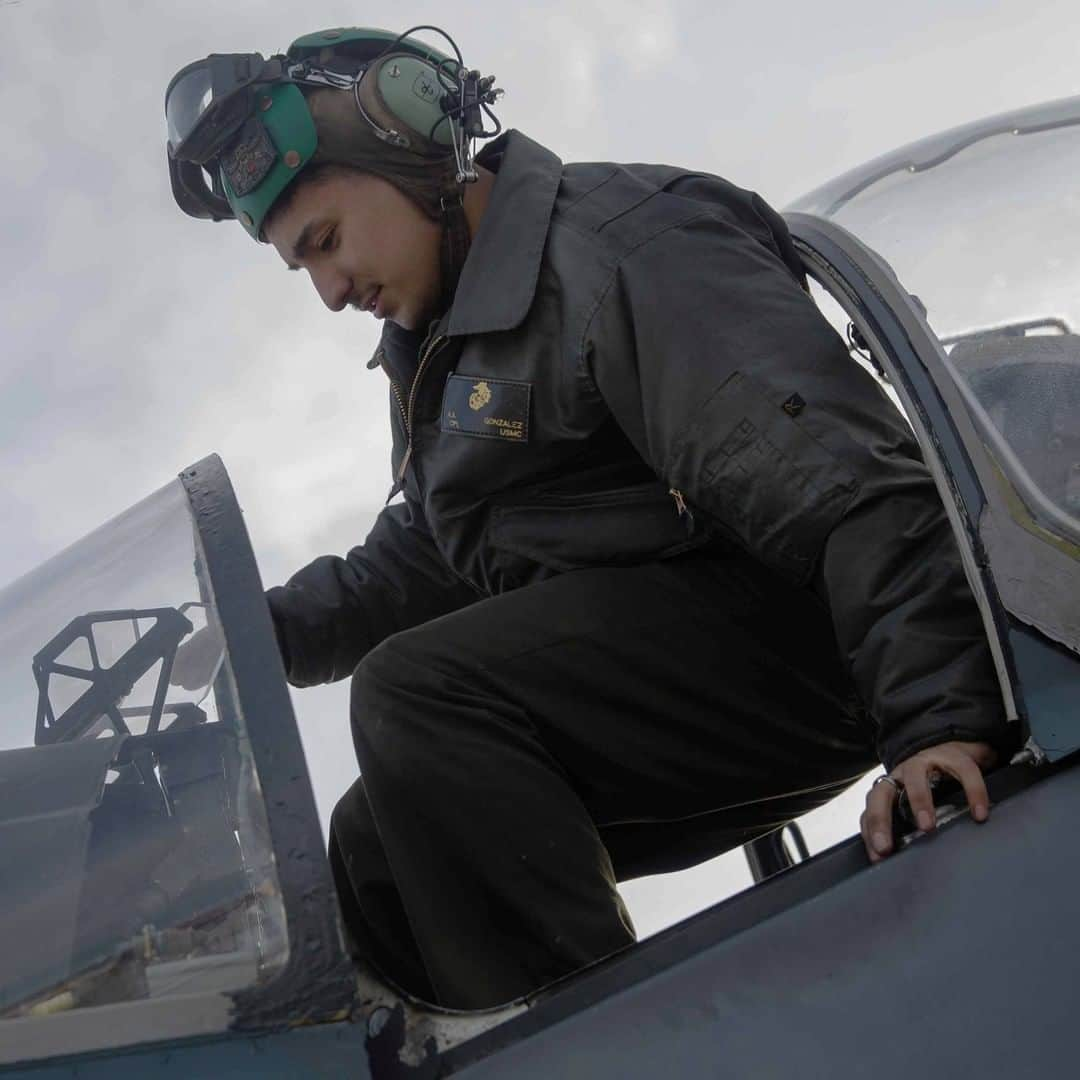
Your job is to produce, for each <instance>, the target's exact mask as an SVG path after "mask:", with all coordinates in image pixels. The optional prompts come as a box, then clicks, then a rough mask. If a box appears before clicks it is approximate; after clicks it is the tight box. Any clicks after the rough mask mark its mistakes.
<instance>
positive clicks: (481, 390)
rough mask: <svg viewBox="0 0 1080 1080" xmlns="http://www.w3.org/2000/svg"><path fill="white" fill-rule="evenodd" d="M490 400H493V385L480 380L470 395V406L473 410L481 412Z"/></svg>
mask: <svg viewBox="0 0 1080 1080" xmlns="http://www.w3.org/2000/svg"><path fill="white" fill-rule="evenodd" d="M489 401H491V387H490V386H488V384H487V383H486V382H483V381H481V382H478V383H477V384H476V385H475V386H474V387H473V392H472V393H471V394H470V395H469V408H470V409H472V410H473V412H479V411H480V410H481V409H482V408H483V407H484V406H485V405H486V404H487V403H488V402H489Z"/></svg>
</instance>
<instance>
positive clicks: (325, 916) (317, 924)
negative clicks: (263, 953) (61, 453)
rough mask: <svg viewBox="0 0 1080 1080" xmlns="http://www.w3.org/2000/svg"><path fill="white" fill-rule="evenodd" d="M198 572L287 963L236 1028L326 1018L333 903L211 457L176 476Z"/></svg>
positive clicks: (334, 999) (339, 976)
mask: <svg viewBox="0 0 1080 1080" xmlns="http://www.w3.org/2000/svg"><path fill="white" fill-rule="evenodd" d="M180 479H181V480H182V481H183V484H184V487H185V489H186V490H187V493H188V498H189V499H190V502H191V508H192V512H193V514H194V517H195V522H196V526H197V530H198V536H199V540H200V543H201V545H202V554H203V559H204V563H205V570H206V573H207V576H208V577H209V580H210V584H211V586H212V588H213V592H214V600H215V602H216V604H217V611H218V617H219V619H220V621H221V626H222V630H223V632H224V635H225V640H226V643H227V645H228V649H229V661H230V664H231V667H232V671H233V674H234V676H235V683H236V691H237V698H238V704H239V706H240V709H241V710H242V712H243V715H244V718H245V722H246V725H247V730H248V734H249V737H250V740H251V745H252V751H253V753H254V756H255V763H256V768H257V769H258V774H259V782H260V785H261V787H262V792H263V798H264V800H265V803H266V810H267V817H268V823H269V828H270V836H271V840H272V843H273V848H274V853H275V855H276V857H277V872H278V880H279V882H280V885H281V891H282V896H283V900H284V905H285V913H286V918H287V922H288V929H289V942H290V953H289V960H288V963H287V965H286V967H285V969H284V970H283V971H282V973H281V974H280V975H279V976H278V977H277V978H275V979H274V980H273V982H271V983H269V984H268V985H266V986H258V987H253V988H251V989H248V990H244V991H241V992H240V993H238V994H237V995H236V997H235V1001H236V1019H235V1024H234V1026H235V1027H236V1028H237V1029H259V1028H265V1027H269V1026H273V1025H275V1024H280V1023H283V1022H285V1021H289V1022H291V1023H296V1022H297V1021H300V1020H307V1021H312V1020H317V1019H328V1018H330V1017H333V1016H336V1015H340V1014H341V1013H342V1012H343V1010H347V1009H348V1008H349V1006H350V1004H351V1002H352V998H353V979H352V966H351V964H350V963H349V961H348V959H347V958H346V956H345V954H344V951H343V949H342V945H341V933H340V928H339V923H338V911H337V898H336V895H335V893H334V888H333V884H332V881H331V878H330V871H329V866H328V864H327V861H326V854H325V851H324V848H323V839H322V832H321V830H320V828H319V820H318V815H317V813H316V809H315V801H314V796H313V794H312V790H311V782H310V780H309V778H308V772H307V766H306V763H305V761H304V753H303V749H302V747H301V744H300V736H299V732H298V731H297V728H296V718H295V716H294V714H293V710H292V703H291V701H290V700H289V693H288V689H287V686H286V682H285V672H284V668H283V667H282V663H281V657H280V654H279V652H278V648H277V643H276V640H275V638H274V631H273V627H272V624H271V622H270V613H269V610H268V608H267V606H266V601H265V599H264V595H263V588H262V582H261V581H260V579H259V572H258V568H257V567H256V565H255V559H254V557H253V555H252V552H251V544H250V541H249V539H248V535H247V529H246V527H245V526H244V521H243V517H242V515H241V513H240V508H239V506H238V505H237V502H236V497H235V495H234V493H233V489H232V484H231V483H230V482H229V478H228V475H227V474H226V472H225V467H224V465H223V464H222V463H221V459H220V458H218V457H217V456H216V455H213V456H211V457H207V458H204V459H203V460H202V461H200V462H198V463H197V464H196V465H193V466H191V468H189V469H187V470H185V471H184V472H183V473H182V474H181V476H180Z"/></svg>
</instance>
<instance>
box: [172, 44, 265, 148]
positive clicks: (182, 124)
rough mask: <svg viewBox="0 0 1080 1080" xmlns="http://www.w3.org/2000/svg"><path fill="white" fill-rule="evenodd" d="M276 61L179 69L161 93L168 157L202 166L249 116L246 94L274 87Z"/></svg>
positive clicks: (241, 60)
mask: <svg viewBox="0 0 1080 1080" xmlns="http://www.w3.org/2000/svg"><path fill="white" fill-rule="evenodd" d="M282 75H283V68H282V63H281V57H278V56H275V57H273V58H272V59H270V60H264V59H263V57H262V56H261V55H260V54H259V53H246V54H232V55H222V54H214V55H211V56H208V57H206V58H205V59H204V60H196V61H195V63H193V64H188V65H187V66H186V67H183V68H181V69H180V70H179V71H178V72H177V73H176V74H175V75H174V76H173V78H172V80H171V81H170V82H169V86H168V88H167V89H166V91H165V119H166V122H167V124H168V129H169V140H168V146H169V157H171V158H174V159H176V160H179V161H190V162H193V163H195V164H197V165H205V164H206V163H207V162H208V161H211V160H212V159H213V158H216V157H217V156H218V155H219V154H220V153H221V151H222V150H223V149H224V148H225V146H226V145H227V143H228V142H229V140H230V139H231V138H232V136H233V135H235V134H236V132H237V131H238V130H239V129H240V127H241V126H242V125H243V123H244V121H245V120H246V119H247V118H248V117H249V116H250V115H251V91H252V90H253V89H254V88H255V87H257V86H258V85H259V84H260V83H275V82H278V81H279V80H280V79H281V77H282Z"/></svg>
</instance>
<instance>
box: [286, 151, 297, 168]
mask: <svg viewBox="0 0 1080 1080" xmlns="http://www.w3.org/2000/svg"><path fill="white" fill-rule="evenodd" d="M285 164H286V165H288V166H289V168H290V169H295V168H296V166H297V165H299V164H300V151H299V150H286V151H285Z"/></svg>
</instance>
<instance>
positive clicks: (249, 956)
mask: <svg viewBox="0 0 1080 1080" xmlns="http://www.w3.org/2000/svg"><path fill="white" fill-rule="evenodd" d="M0 689H2V692H3V711H2V712H0V957H3V962H2V963H0V1038H2V1037H3V1022H4V1020H7V1019H11V1018H18V1017H26V1016H38V1017H41V1016H49V1015H51V1014H55V1013H59V1012H66V1011H68V1010H71V1009H78V1008H86V1007H93V1006H97V1005H103V1004H112V1003H116V1002H121V1001H134V1000H140V999H147V998H158V997H166V996H169V995H175V994H193V993H199V992H200V991H202V992H205V991H227V990H235V989H239V988H241V987H247V986H251V985H254V984H256V983H258V982H260V981H261V980H263V979H266V978H268V977H269V976H270V975H271V974H273V973H274V972H276V971H277V970H278V969H279V968H280V966H281V965H282V964H283V963H284V962H285V960H286V959H287V956H288V940H287V936H286V929H285V915H284V908H283V906H282V902H281V897H280V888H279V885H278V880H277V873H276V869H275V865H274V859H273V852H272V849H271V846H270V841H269V836H268V829H267V823H266V814H265V809H264V805H263V801H262V796H261V793H260V789H259V781H258V775H257V772H256V768H255V762H254V759H253V757H252V752H251V747H250V744H249V741H248V738H247V733H246V728H245V723H244V718H243V716H242V715H241V713H240V711H239V709H238V707H237V701H236V695H235V692H234V687H233V676H232V672H231V669H230V665H229V658H228V655H227V653H226V651H225V648H224V644H223V637H222V634H221V631H220V627H219V625H218V619H217V613H216V610H215V607H214V602H213V597H212V595H211V591H210V587H209V584H208V582H207V579H206V575H205V574H204V572H203V569H202V564H201V557H200V554H199V550H198V545H197V540H196V535H195V532H194V529H193V523H192V517H191V513H190V509H189V504H188V499H187V495H186V493H185V491H184V489H183V487H182V485H181V484H180V482H179V481H176V482H174V483H172V484H170V485H168V486H167V487H165V488H163V489H161V490H160V491H159V492H157V493H156V494H155V495H152V496H151V497H150V498H148V499H146V500H144V501H143V502H141V503H138V504H137V505H135V506H133V507H132V508H131V509H130V510H128V511H127V512H126V513H123V514H121V515H120V516H119V517H117V518H115V519H114V520H113V521H111V522H109V523H108V524H106V525H105V526H103V527H102V528H100V529H98V530H97V531H96V532H94V533H92V534H90V535H89V536H87V537H86V538H84V539H83V540H81V541H80V542H78V543H77V544H75V545H73V546H72V547H70V548H68V549H67V550H66V551H64V552H62V553H61V554H60V555H58V556H56V557H55V558H54V559H52V560H51V561H49V562H48V563H46V564H45V565H43V566H42V567H40V568H39V569H38V570H36V571H34V572H33V573H31V574H29V575H27V576H26V577H24V578H22V579H20V580H19V581H16V582H15V583H13V584H12V585H10V586H8V587H7V588H6V589H4V590H3V591H2V592H0Z"/></svg>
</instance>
